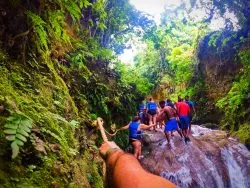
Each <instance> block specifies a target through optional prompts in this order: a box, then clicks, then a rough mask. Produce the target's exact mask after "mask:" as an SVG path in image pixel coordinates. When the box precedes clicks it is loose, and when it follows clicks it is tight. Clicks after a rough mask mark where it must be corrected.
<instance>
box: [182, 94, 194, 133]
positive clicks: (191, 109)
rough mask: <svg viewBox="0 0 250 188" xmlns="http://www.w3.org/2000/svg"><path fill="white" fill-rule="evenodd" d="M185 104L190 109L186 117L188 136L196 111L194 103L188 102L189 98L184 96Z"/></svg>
mask: <svg viewBox="0 0 250 188" xmlns="http://www.w3.org/2000/svg"><path fill="white" fill-rule="evenodd" d="M185 102H186V103H187V104H188V106H189V108H190V113H189V115H188V117H189V126H188V130H189V134H190V133H191V121H192V119H193V115H194V113H195V114H196V111H195V107H194V102H192V101H190V100H189V96H185Z"/></svg>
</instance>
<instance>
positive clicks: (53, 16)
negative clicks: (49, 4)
mask: <svg viewBox="0 0 250 188" xmlns="http://www.w3.org/2000/svg"><path fill="white" fill-rule="evenodd" d="M48 19H49V22H50V26H49V27H48V29H49V31H50V33H52V35H53V36H54V37H55V38H56V40H59V41H60V40H63V41H64V42H66V43H70V38H69V36H68V35H67V33H66V32H65V30H64V26H65V25H66V24H67V23H66V22H65V16H64V13H63V12H62V11H59V10H57V11H49V12H48Z"/></svg>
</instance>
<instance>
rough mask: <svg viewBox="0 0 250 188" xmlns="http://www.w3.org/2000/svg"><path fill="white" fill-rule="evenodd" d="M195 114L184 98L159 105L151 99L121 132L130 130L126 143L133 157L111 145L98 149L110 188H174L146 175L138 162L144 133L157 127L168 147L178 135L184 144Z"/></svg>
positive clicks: (191, 105) (164, 181)
mask: <svg viewBox="0 0 250 188" xmlns="http://www.w3.org/2000/svg"><path fill="white" fill-rule="evenodd" d="M193 113H196V112H195V108H194V103H193V102H191V101H190V100H189V97H188V96H186V97H185V100H183V99H182V98H181V97H178V101H177V102H176V103H172V101H171V100H170V99H167V100H166V101H165V100H162V101H160V102H159V103H158V104H157V103H156V102H154V100H153V98H152V97H150V98H149V101H148V102H147V103H146V105H142V106H140V110H139V112H138V114H137V116H135V117H134V118H133V120H132V121H131V122H130V123H129V124H128V125H126V126H124V127H122V128H121V129H120V130H125V129H129V142H130V143H131V144H132V146H133V149H134V152H133V153H134V157H133V156H131V155H130V154H127V153H125V152H124V151H122V150H121V149H120V148H119V147H118V146H117V145H116V144H115V143H114V142H105V143H103V144H102V146H101V147H100V148H99V151H100V154H101V156H102V157H103V158H104V159H105V161H106V164H107V169H108V173H109V176H108V177H110V180H109V181H110V182H111V183H112V185H113V187H117V188H125V187H138V188H146V187H155V188H161V187H166V188H176V187H177V186H176V185H175V184H173V183H172V182H170V181H169V180H166V179H164V178H162V177H159V176H156V175H153V174H151V173H148V172H147V171H145V170H144V169H143V168H142V166H141V165H140V163H139V162H138V160H137V159H140V157H141V147H142V145H141V139H142V135H143V130H148V129H151V128H152V129H153V130H155V131H157V126H158V127H159V128H163V126H164V133H165V135H166V138H167V141H168V144H169V146H171V145H170V135H171V134H173V131H177V132H178V133H179V134H180V136H181V138H184V141H185V142H186V143H187V142H189V141H190V139H189V136H188V135H189V134H190V132H191V121H192V115H193Z"/></svg>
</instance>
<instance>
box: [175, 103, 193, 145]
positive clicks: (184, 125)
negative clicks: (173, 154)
mask: <svg viewBox="0 0 250 188" xmlns="http://www.w3.org/2000/svg"><path fill="white" fill-rule="evenodd" d="M176 108H177V112H178V115H179V117H180V128H181V130H182V134H183V136H184V137H185V142H186V143H187V142H188V141H190V139H189V137H188V127H189V123H190V120H189V117H188V115H189V113H190V107H189V106H188V104H187V103H185V102H183V99H180V101H179V102H177V103H176Z"/></svg>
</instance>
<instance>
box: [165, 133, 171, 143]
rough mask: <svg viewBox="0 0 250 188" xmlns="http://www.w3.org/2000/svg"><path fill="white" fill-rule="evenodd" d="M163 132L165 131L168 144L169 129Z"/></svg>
mask: <svg viewBox="0 0 250 188" xmlns="http://www.w3.org/2000/svg"><path fill="white" fill-rule="evenodd" d="M164 133H165V136H166V138H167V141H168V144H170V138H169V137H170V136H169V131H165V132H164Z"/></svg>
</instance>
